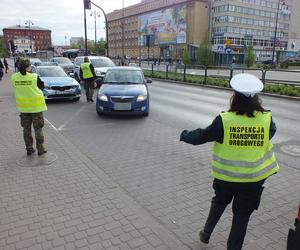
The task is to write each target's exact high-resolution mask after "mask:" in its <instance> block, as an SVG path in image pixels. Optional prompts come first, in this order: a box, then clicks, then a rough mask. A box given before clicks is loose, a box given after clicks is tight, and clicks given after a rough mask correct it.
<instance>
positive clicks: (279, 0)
mask: <svg viewBox="0 0 300 250" xmlns="http://www.w3.org/2000/svg"><path fill="white" fill-rule="evenodd" d="M281 1H282V0H278V4H277V13H276V22H275V34H274V41H273V50H272V64H274V57H275V48H276V39H277V29H278V27H277V26H278V18H279V9H280V3H281ZM282 5H285V2H283V3H282Z"/></svg>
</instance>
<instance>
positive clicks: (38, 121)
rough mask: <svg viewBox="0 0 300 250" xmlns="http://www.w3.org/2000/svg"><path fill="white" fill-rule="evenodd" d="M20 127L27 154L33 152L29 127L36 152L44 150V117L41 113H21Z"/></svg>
mask: <svg viewBox="0 0 300 250" xmlns="http://www.w3.org/2000/svg"><path fill="white" fill-rule="evenodd" d="M20 118H21V126H22V127H23V136H24V141H25V146H26V150H27V152H32V151H33V138H32V134H31V126H32V125H33V128H34V133H35V140H36V148H37V150H38V152H43V151H44V150H45V148H44V134H43V127H44V116H43V112H39V113H21V114H20Z"/></svg>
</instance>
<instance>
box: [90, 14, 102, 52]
mask: <svg viewBox="0 0 300 250" xmlns="http://www.w3.org/2000/svg"><path fill="white" fill-rule="evenodd" d="M93 15H94V23H95V49H96V46H97V20H96V19H97V17H100V14H99V13H98V12H97V11H96V10H94V11H93V13H91V14H90V16H93Z"/></svg>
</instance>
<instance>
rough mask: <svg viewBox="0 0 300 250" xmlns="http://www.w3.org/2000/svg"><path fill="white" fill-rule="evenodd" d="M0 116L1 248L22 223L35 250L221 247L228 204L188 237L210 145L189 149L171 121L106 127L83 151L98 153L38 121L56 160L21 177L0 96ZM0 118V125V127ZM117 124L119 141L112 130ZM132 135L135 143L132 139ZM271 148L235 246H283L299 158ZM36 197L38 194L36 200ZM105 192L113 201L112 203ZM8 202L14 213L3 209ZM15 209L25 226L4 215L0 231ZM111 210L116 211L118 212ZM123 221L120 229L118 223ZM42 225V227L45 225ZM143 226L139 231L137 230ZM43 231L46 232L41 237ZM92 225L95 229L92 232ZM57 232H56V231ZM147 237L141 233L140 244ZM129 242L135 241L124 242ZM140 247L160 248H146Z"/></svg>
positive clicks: (201, 205) (207, 195)
mask: <svg viewBox="0 0 300 250" xmlns="http://www.w3.org/2000/svg"><path fill="white" fill-rule="evenodd" d="M0 88H1V87H0ZM0 93H1V94H0V99H1V96H2V95H5V96H6V94H5V93H3V92H2V91H1V92H0ZM8 93H9V92H8ZM2 107H3V108H2ZM93 112H95V111H94V110H93ZM0 114H1V115H0V119H1V123H0V128H1V130H0V135H1V137H0V138H1V141H2V138H7V141H8V145H2V143H1V146H0V153H1V162H0V168H1V170H0V190H1V191H0V248H1V246H3V245H1V242H2V243H3V242H4V241H2V239H4V240H5V244H7V243H6V241H7V240H8V239H9V241H8V242H11V241H12V242H13V243H15V242H19V241H20V239H21V238H20V237H21V235H22V234H25V233H28V232H27V231H26V232H25V231H23V230H25V229H24V226H25V227H27V226H28V225H31V224H30V223H31V219H32V224H34V225H32V226H31V227H29V226H28V227H29V229H28V231H30V232H31V231H38V232H40V233H39V235H38V236H32V234H34V233H32V232H31V234H26V235H27V236H23V237H22V239H21V240H23V238H24V240H28V239H34V240H36V241H37V244H42V246H41V247H42V248H40V249H52V248H54V247H58V249H60V248H61V249H74V248H75V249H80V248H82V249H88V247H90V248H91V245H92V244H94V243H93V240H96V239H98V241H96V243H100V244H101V245H99V244H98V245H97V246H96V247H95V249H106V248H109V247H121V246H122V245H120V244H123V243H125V244H126V245H125V249H126V247H127V248H129V249H139V248H140V249H144V248H145V249H155V248H156V247H157V248H162V249H163V248H166V249H185V248H189V249H194V250H203V249H207V250H222V249H226V240H227V237H228V234H229V228H230V225H231V218H232V216H231V211H230V209H231V208H230V207H229V208H227V209H226V211H225V213H224V215H223V216H222V218H221V220H220V222H219V224H218V225H217V227H216V230H215V232H214V234H213V235H212V238H211V242H210V244H209V245H208V246H204V245H201V244H200V243H199V241H198V235H197V234H198V231H199V229H200V228H201V226H202V225H203V223H204V221H205V219H206V216H207V214H208V209H209V206H210V199H211V197H212V196H213V192H212V188H211V182H212V178H211V176H210V173H209V169H208V168H209V162H210V160H211V145H210V144H206V145H202V146H199V147H194V146H191V145H187V144H184V143H179V142H178V134H179V132H180V131H179V130H178V128H176V126H173V125H172V124H169V126H165V125H162V124H160V123H159V122H156V121H155V120H147V126H146V125H144V124H143V122H142V121H141V122H140V126H136V127H135V128H132V126H131V123H126V121H124V122H123V123H122V124H110V125H109V126H107V127H106V128H105V129H103V130H102V134H101V138H102V139H103V141H106V142H107V143H106V144H105V146H104V145H99V144H98V145H92V146H94V147H97V150H98V152H99V151H100V152H101V154H99V153H98V152H96V151H88V152H84V151H83V150H82V149H83V148H84V147H83V145H86V144H87V143H92V142H93V138H92V136H93V135H92V134H91V135H90V136H91V137H83V136H80V133H78V137H77V138H73V139H71V140H70V141H68V140H67V139H66V137H65V136H64V135H68V133H69V132H68V129H78V128H68V129H66V130H65V131H62V132H60V133H57V132H55V131H54V130H53V129H52V128H51V127H50V126H49V124H48V126H47V127H46V141H47V144H49V147H50V151H52V152H55V153H56V154H57V155H58V161H56V162H55V163H53V164H52V165H50V166H48V167H40V168H35V169H30V170H29V171H28V168H27V169H24V168H21V167H16V166H15V165H14V164H15V160H16V157H18V156H19V155H20V154H24V152H23V151H24V149H23V147H22V146H23V140H22V138H21V130H20V127H19V126H18V124H17V122H18V118H17V115H16V112H14V103H13V102H12V101H10V100H8V98H6V97H5V98H3V102H0ZM2 120H3V121H5V122H3V123H2ZM74 122H76V121H74ZM149 123H150V124H149ZM3 124H4V125H3ZM5 124H6V125H5ZM124 128H125V129H126V131H127V134H126V135H124V133H122V131H124ZM79 129H80V128H79ZM78 132H80V131H79V130H78ZM99 133H101V131H99ZM70 134H71V133H70ZM112 135H113V136H112ZM141 135H143V136H144V137H143V138H141ZM128 136H129V137H130V138H131V140H128ZM72 143H73V144H72ZM16 145H17V147H16ZM74 145H76V147H75V146H74ZM275 149H276V151H277V158H278V160H279V162H280V166H281V169H280V172H279V173H278V174H277V175H275V176H273V177H272V178H270V179H269V180H268V181H267V182H266V185H265V186H266V188H265V191H264V193H263V197H262V201H261V206H260V208H259V210H258V211H256V212H255V213H254V214H253V216H252V219H251V221H250V223H249V230H248V232H247V236H246V239H245V247H244V248H243V249H245V250H263V249H268V250H284V249H286V238H287V232H288V229H289V228H290V227H291V226H292V225H293V221H294V218H295V216H296V214H295V213H296V208H297V205H298V204H297V203H299V201H300V187H299V179H300V171H299V170H298V169H297V168H294V166H296V164H298V161H299V160H297V159H298V158H297V157H295V158H293V161H292V160H291V157H286V155H284V154H282V152H280V150H279V145H278V146H277V145H276V147H275ZM129 150H130V151H129ZM80 151H81V152H80ZM12 152H14V154H12ZM116 155H117V157H115V156H116ZM75 156H76V157H75ZM86 156H87V157H88V158H87V157H86ZM93 162H94V163H93ZM137 162H143V165H144V168H139V167H138V166H137V164H136V163H137ZM58 164H59V165H58ZM96 164H97V166H96ZM4 183H6V184H4ZM2 185H3V186H2ZM10 185H11V186H10ZM91 190H93V191H91ZM9 192H12V193H13V194H15V193H16V192H17V194H16V197H17V198H13V197H11V198H10V195H8V194H7V193H9ZM18 192H19V193H18ZM23 195H24V197H26V199H25V198H23ZM39 196H41V197H42V198H36V197H39ZM95 196H97V197H100V198H95ZM112 196H113V197H115V199H117V202H116V203H114V202H113V201H114V199H113V198H112ZM2 197H3V198H2ZM109 197H110V198H111V199H110V198H109ZM2 199H4V200H3V202H2ZM39 202H41V204H40V203H39ZM128 203H129V204H128ZM10 204H13V205H12V206H13V207H14V209H13V208H12V207H8V208H7V207H6V206H8V205H10ZM23 204H25V207H24V209H25V208H27V209H28V206H29V205H30V204H33V205H32V206H31V205H30V207H29V211H27V212H26V211H25V212H24V214H25V215H24V216H23V213H22V216H23V217H24V218H21V219H18V220H21V221H23V220H25V221H27V219H28V220H29V221H30V223H29V224H26V223H28V221H27V222H21V224H20V226H15V225H16V224H14V223H17V222H16V221H13V220H14V219H12V222H10V223H5V224H3V225H5V226H7V224H13V225H14V228H15V231H11V233H10V230H11V229H10V228H9V229H5V227H4V226H3V227H2V220H3V218H4V219H6V220H9V218H15V217H18V218H19V217H20V216H21V214H20V213H21V210H22V209H21V208H23V206H22V205H23ZM116 204H122V205H123V206H124V207H122V208H118V207H117V205H116ZM132 204H133V207H132ZM47 205H48V206H49V207H47ZM130 205H131V206H130ZM20 206H21V207H20ZM26 206H27V207H26ZM15 207H16V209H15ZM124 208H126V211H128V210H129V211H131V212H129V214H127V213H126V216H125V215H124V214H123V213H122V212H121V213H120V212H118V211H120V210H122V209H124ZM10 210H12V211H13V212H10ZM15 210H17V211H15ZM40 210H42V212H40ZM65 211H66V212H65ZM67 211H69V212H67ZM34 212H36V213H37V216H36V217H34V218H37V219H35V220H34V218H32V217H30V216H29V215H28V216H29V217H28V218H27V217H26V214H30V213H34ZM94 213H96V215H95V214H94ZM115 213H116V214H115ZM48 214H50V215H48ZM72 215H73V217H72ZM98 216H100V217H98ZM101 216H102V217H101ZM103 216H104V218H103ZM120 216H121V217H120ZM107 217H108V218H107ZM124 217H125V218H124ZM154 218H155V219H154ZM103 220H104V221H103ZM69 221H70V222H69ZM125 221H126V222H127V224H125V225H123V224H122V222H125ZM50 222H51V223H52V224H51V225H47V224H48V223H50ZM67 222H68V223H67ZM118 222H119V223H120V224H121V232H120V230H119V227H120V224H118ZM24 223H25V225H23V224H24ZM97 223H100V224H99V225H98V224H97ZM107 224H108V226H107ZM116 224H117V225H116ZM81 225H82V226H81ZM143 225H144V226H145V225H147V226H145V228H144V227H143ZM62 226H63V228H62ZM87 226H88V227H89V228H87ZM49 227H50V228H51V229H52V231H51V232H48V231H47V230H49V229H47V228H49ZM98 227H100V228H101V229H102V230H103V231H101V229H100V231H97V229H95V230H94V228H98ZM2 228H4V229H3V230H2ZM16 228H18V230H17V229H16ZM45 228H46V229H45ZM70 228H71V229H70ZM140 228H141V229H140ZM42 229H43V230H42ZM90 229H92V230H90ZM144 229H145V230H144ZM64 230H66V233H65V235H61V233H60V232H62V231H64ZM114 230H116V231H117V232H115V231H114ZM2 232H4V233H3V234H2ZM14 232H16V233H15V234H12V233H14ZM82 232H83V233H82ZM88 232H89V233H90V234H91V233H92V232H93V234H92V235H89V234H88ZM147 232H148V233H149V232H151V233H150V235H151V236H149V237H148V238H147V237H146V236H148V235H147ZM55 233H56V234H55ZM118 233H119V234H118ZM62 234H64V233H62ZM120 234H121V235H120ZM16 235H17V236H16ZM28 235H31V237H29V236H28ZM42 236H44V237H42ZM93 236H94V237H93ZM28 237H29V238H28ZM89 237H93V239H92V240H91V238H89ZM128 237H129V238H128ZM130 237H131V238H130ZM135 237H136V238H135ZM174 237H175V238H174ZM115 238H116V239H115ZM132 238H133V239H138V240H137V242H135V243H134V244H135V245H134V244H131V245H129V241H130V240H132ZM41 240H42V242H40V243H39V242H38V241H41ZM118 240H119V241H121V243H120V244H119V245H118V242H119V241H118ZM145 241H146V242H147V244H146V243H145ZM150 241H151V242H161V243H160V245H151V243H150ZM28 242H29V243H30V241H26V243H27V244H29V243H28ZM31 242H32V241H31ZM54 242H55V243H54ZM75 242H77V245H75ZM103 242H104V243H103ZM143 242H144V244H143ZM13 243H10V244H12V245H13V248H12V249H15V248H14V247H16V243H15V244H13ZM108 243H109V244H110V245H109V244H108ZM113 243H114V244H113ZM43 244H44V245H43ZM51 244H52V245H51ZM103 244H104V245H103ZM139 244H142V245H139ZM149 244H150V245H149ZM152 244H153V243H152ZM154 244H156V243H154ZM171 244H173V245H171ZM174 244H175V246H174ZM62 246H64V247H65V248H63V247H62ZM43 247H44V248H43ZM67 247H69V248H67ZM97 247H98V248H97ZM99 247H100V248H99ZM122 247H123V246H122ZM3 249H4V248H3ZM25 249H26V248H25ZM29 249H30V248H29ZM37 249H39V248H37ZM91 249H92V248H91ZM117 249H118V248H117Z"/></svg>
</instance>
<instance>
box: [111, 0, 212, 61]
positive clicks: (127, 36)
mask: <svg viewBox="0 0 300 250" xmlns="http://www.w3.org/2000/svg"><path fill="white" fill-rule="evenodd" d="M107 20H108V44H109V53H110V56H111V57H114V58H123V56H124V57H130V58H143V59H147V58H151V59H158V58H161V59H173V60H176V59H181V58H182V54H183V50H184V49H185V48H187V49H188V50H189V51H190V53H191V55H192V56H193V54H195V51H196V48H197V47H198V46H199V44H200V42H201V41H202V39H203V37H204V36H205V33H206V32H207V31H208V22H209V5H208V1H207V0H144V1H141V3H139V4H136V5H132V6H129V7H127V8H124V9H121V10H116V11H114V12H112V13H109V14H107Z"/></svg>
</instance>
